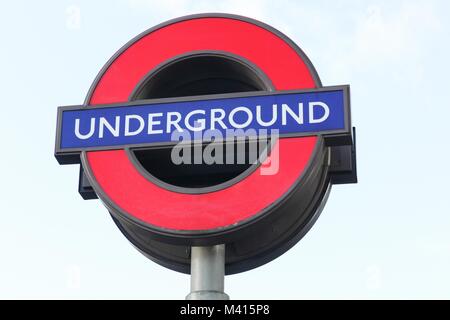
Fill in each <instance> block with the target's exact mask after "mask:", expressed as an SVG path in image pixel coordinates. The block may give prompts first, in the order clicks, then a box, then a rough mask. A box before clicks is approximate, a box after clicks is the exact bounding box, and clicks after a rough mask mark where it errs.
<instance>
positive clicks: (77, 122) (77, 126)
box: [75, 118, 95, 140]
mask: <svg viewBox="0 0 450 320" xmlns="http://www.w3.org/2000/svg"><path fill="white" fill-rule="evenodd" d="M94 131H95V118H91V128H90V129H89V132H88V133H87V134H82V133H81V132H80V119H78V118H77V119H75V135H76V136H77V138H78V139H82V140H86V139H89V138H90V137H92V135H93V134H94Z"/></svg>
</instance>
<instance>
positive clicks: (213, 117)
mask: <svg viewBox="0 0 450 320" xmlns="http://www.w3.org/2000/svg"><path fill="white" fill-rule="evenodd" d="M346 90H347V87H332V88H330V89H326V88H325V89H320V90H311V91H308V92H301V91H299V92H288V93H283V92H276V93H273V94H262V95H261V94H258V93H255V94H254V95H248V94H241V96H236V95H233V96H230V95H228V96H226V97H224V96H225V95H222V96H220V97H219V98H214V97H212V98H211V97H209V98H208V99H203V100H190V101H175V102H174V101H173V99H172V100H167V101H169V102H166V101H164V100H159V101H150V100H149V101H148V102H143V104H140V105H136V104H127V103H124V104H123V105H114V106H101V107H93V108H82V107H80V108H78V109H73V108H65V107H63V108H62V110H61V113H60V119H59V121H60V124H59V132H58V135H59V149H60V150H59V151H60V152H64V151H65V150H78V149H80V150H83V149H96V148H98V149H105V148H114V147H119V146H130V147H132V146H138V145H139V146H141V145H147V144H148V145H152V144H165V143H167V144H170V143H173V142H174V141H178V139H179V134H178V135H177V133H178V132H180V130H181V131H182V132H183V133H184V138H186V137H192V139H195V140H197V139H198V137H200V136H201V135H202V134H204V133H205V131H206V130H216V135H217V134H222V136H223V137H229V135H230V132H231V131H229V130H234V129H241V131H238V132H237V133H235V134H236V135H239V134H242V130H243V131H244V132H245V131H246V130H248V129H254V130H256V131H255V132H256V135H258V134H260V129H265V130H267V131H268V133H269V134H270V132H271V130H278V132H279V134H280V136H283V135H285V136H296V135H298V136H305V135H314V134H325V135H326V134H336V133H341V132H342V133H344V132H347V131H348V130H349V128H348V125H349V124H348V118H347V117H348V114H349V110H348V102H347V98H346V94H347V93H346ZM187 99H189V98H187ZM200 99H201V98H200ZM227 130H228V131H227ZM248 132H251V131H248ZM174 133H175V135H174Z"/></svg>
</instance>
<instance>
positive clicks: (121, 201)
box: [87, 17, 317, 231]
mask: <svg viewBox="0 0 450 320" xmlns="http://www.w3.org/2000/svg"><path fill="white" fill-rule="evenodd" d="M205 50H219V51H225V52H229V53H232V54H234V55H237V56H240V57H243V58H245V59H247V60H249V61H251V62H252V63H253V64H255V65H256V66H257V67H259V68H260V69H261V70H262V71H263V72H264V73H265V74H266V75H267V76H268V77H269V79H270V80H271V81H272V83H273V85H274V87H275V88H276V89H277V90H288V89H300V88H314V87H315V82H314V78H313V75H312V74H311V71H310V70H309V69H308V66H307V64H306V63H305V61H303V59H302V58H301V57H300V56H299V54H298V53H297V52H296V51H295V49H294V48H292V47H291V46H290V45H289V44H288V43H287V42H286V41H285V40H283V39H282V38H281V37H280V36H278V35H276V34H274V33H273V32H271V31H269V30H267V29H265V28H263V27H261V26H259V25H256V24H252V23H250V22H247V21H241V20H238V19H233V18H229V17H206V18H196V19H189V20H182V21H178V22H174V23H172V24H169V25H166V26H164V27H161V28H159V29H156V30H154V31H152V32H150V33H148V34H147V35H145V36H143V37H141V38H139V39H138V40H137V41H135V42H134V43H132V44H131V45H130V46H129V47H128V48H126V49H125V50H124V51H123V52H122V53H121V54H120V55H119V56H118V57H116V58H115V60H114V61H113V62H112V63H111V64H110V65H109V67H108V68H107V69H106V70H105V71H104V73H103V75H102V76H101V79H100V80H99V81H98V83H97V85H96V87H95V88H94V91H93V93H92V96H91V98H90V101H89V104H90V105H96V104H106V103H116V102H124V101H127V100H128V97H129V96H130V94H131V92H132V91H133V89H134V88H135V87H136V86H137V85H138V83H139V82H140V81H141V80H142V78H143V77H145V75H146V74H148V73H149V72H150V71H151V70H153V69H154V68H155V67H156V66H158V65H159V64H161V63H163V62H165V61H167V60H169V59H171V58H173V57H175V56H178V55H182V54H187V53H190V52H192V53H194V52H195V51H205ZM316 142H317V137H306V138H305V137H303V138H283V139H280V140H279V141H278V147H279V153H278V154H279V165H278V166H279V170H278V172H277V173H276V174H274V175H262V174H261V170H262V168H261V167H260V168H258V169H257V170H255V171H254V172H253V173H252V174H251V175H249V176H248V177H247V178H245V179H243V180H241V181H240V182H238V183H236V184H234V185H232V186H230V187H228V188H226V189H223V190H219V191H215V192H211V193H205V194H183V193H177V192H173V191H169V190H166V189H164V188H162V187H160V186H158V185H156V184H154V183H152V182H151V181H149V180H148V179H146V178H145V177H144V176H142V175H141V174H140V173H139V171H138V170H137V169H136V167H134V165H133V164H132V162H131V161H130V159H129V158H128V156H127V154H126V152H125V151H124V150H113V151H90V152H87V165H88V166H89V167H90V172H91V174H92V176H93V177H94V178H95V180H96V182H97V188H100V189H101V191H102V192H100V194H101V195H102V196H106V197H107V200H108V201H109V202H110V203H111V204H112V205H113V206H114V207H116V208H118V210H119V211H120V212H122V213H124V214H126V215H130V216H131V217H133V218H135V219H137V220H139V221H141V222H143V223H145V224H147V225H150V226H155V227H159V228H164V229H169V230H174V231H175V230H184V231H194V230H211V229H218V228H225V227H230V226H233V225H236V224H237V223H239V222H242V221H244V220H247V219H249V218H252V217H254V216H256V215H258V214H259V213H261V212H263V211H264V209H265V208H267V207H269V206H270V205H272V204H273V203H275V202H277V201H278V200H279V199H280V198H282V197H283V196H284V195H285V194H286V193H287V192H288V190H289V189H290V188H291V187H292V186H293V185H294V183H295V181H296V180H297V179H298V178H299V177H300V176H301V174H302V173H303V171H304V170H305V169H306V167H307V166H308V163H309V160H310V158H311V157H312V155H313V152H314V147H315V145H316ZM269 161H275V158H274V157H272V155H271V156H269ZM96 191H97V190H96ZM97 193H99V192H97Z"/></svg>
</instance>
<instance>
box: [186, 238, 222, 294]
mask: <svg viewBox="0 0 450 320" xmlns="http://www.w3.org/2000/svg"><path fill="white" fill-rule="evenodd" d="M224 282H225V245H223V244H221V245H216V246H211V247H192V248H191V293H190V294H189V295H188V296H187V297H186V299H187V300H228V299H229V297H228V295H226V294H225V293H224Z"/></svg>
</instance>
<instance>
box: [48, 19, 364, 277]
mask: <svg viewBox="0 0 450 320" xmlns="http://www.w3.org/2000/svg"><path fill="white" fill-rule="evenodd" d="M337 63H338V62H337ZM349 91H350V90H349V86H346V85H344V86H332V87H323V86H322V84H321V82H320V80H319V77H318V75H317V73H316V71H315V69H314V67H313V66H312V64H311V62H310V61H309V59H308V58H307V57H306V55H305V54H304V53H303V52H302V51H301V50H300V48H298V47H297V45H295V44H294V43H293V42H292V41H291V40H289V39H288V38H287V37H286V36H285V35H283V34H281V33H280V32H279V31H277V30H275V29H273V28H272V27H270V26H268V25H265V24H263V23H261V22H258V21H255V20H252V19H249V18H245V17H241V16H234V15H225V14H202V15H193V16H187V17H182V18H178V19H175V20H171V21H168V22H166V23H163V24H161V25H158V26H156V27H154V28H152V29H150V30H148V31H146V32H144V33H143V34H141V35H139V36H138V37H136V38H135V39H133V40H131V41H130V42H129V43H128V44H126V45H125V46H124V47H123V48H122V49H120V50H119V51H118V52H117V53H116V54H115V55H114V56H113V57H112V58H111V59H110V60H109V61H108V62H107V64H106V65H105V67H104V68H103V69H102V70H101V71H100V73H99V75H98V76H97V78H96V80H95V81H94V83H93V85H92V87H91V89H90V91H89V93H88V95H87V97H86V100H85V102H84V104H83V105H80V106H69V107H60V108H59V109H58V121H57V133H56V145H55V156H56V158H57V160H58V161H59V163H60V164H75V163H80V164H81V166H80V168H81V169H80V170H81V171H80V180H79V191H80V193H81V194H82V196H83V197H84V198H85V199H92V198H97V197H98V198H100V199H101V200H102V202H103V203H104V205H105V206H106V207H107V209H108V211H109V212H110V213H111V216H112V218H113V220H114V222H115V223H116V224H117V226H118V227H119V229H120V231H121V232H122V233H123V234H124V235H125V236H126V237H127V238H128V240H129V241H130V242H131V243H132V244H133V245H134V246H135V247H136V248H137V249H138V250H139V251H140V252H142V253H143V254H144V255H146V256H147V257H149V258H150V259H152V260H154V261H156V262H157V263H159V264H161V265H163V266H165V267H168V268H170V269H173V270H177V271H180V272H185V273H189V272H190V270H191V269H190V262H191V248H192V247H198V246H202V247H203V246H214V245H219V244H220V245H222V244H223V245H224V246H225V272H226V274H233V273H238V272H243V271H246V270H249V269H252V268H255V267H258V266H260V265H262V264H264V263H267V262H269V261H271V260H273V259H275V258H276V257H278V256H279V255H281V254H282V253H284V252H285V251H286V250H288V249H289V248H290V247H292V246H293V245H294V244H295V243H297V242H298V241H299V240H300V239H301V238H302V237H303V236H304V235H305V234H306V232H307V231H308V230H309V229H310V228H311V226H312V225H313V223H314V222H315V221H316V219H317V217H318V215H319V214H320V212H321V210H322V208H323V206H324V204H325V202H326V199H327V197H328V194H329V191H330V188H331V185H332V184H342V183H354V182H356V160H355V159H356V156H355V136H354V130H352V126H351V120H350V98H349V94H350V93H349ZM274 133H276V137H275V136H274ZM205 136H208V137H209V138H205ZM212 136H214V137H215V138H214V139H212V138H211V137H212ZM243 136H244V138H245V139H244V143H240V142H238V140H239V138H242V137H243ZM264 139H268V140H270V143H269V144H268V146H267V147H266V148H260V149H257V151H256V153H257V155H258V156H259V157H261V158H263V159H262V160H261V161H256V162H251V163H247V164H236V163H231V164H230V163H228V162H220V161H218V162H216V163H214V164H205V163H202V164H196V163H182V164H180V163H175V162H174V161H173V157H171V156H172V155H173V150H174V149H175V148H177V147H178V146H179V145H180V142H181V143H182V144H185V145H186V144H187V145H190V144H199V142H200V146H201V147H200V148H202V149H201V150H205V149H207V148H208V145H209V144H214V145H218V144H224V145H227V146H230V145H231V146H233V148H234V147H236V148H234V149H233V150H236V149H238V145H239V144H240V145H244V148H243V149H242V148H241V149H240V151H237V153H238V155H239V153H240V154H241V155H243V156H244V157H249V154H251V151H250V149H249V147H248V142H249V141H261V140H264ZM241 142H242V141H241ZM221 150H222V151H223V157H224V158H227V157H228V155H229V149H226V148H224V149H221ZM216 153H217V152H216ZM216 156H217V154H216ZM234 156H235V155H233V156H232V157H231V158H233V159H234ZM268 164H269V165H272V166H273V167H274V168H275V169H274V170H269V171H267V166H268Z"/></svg>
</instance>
